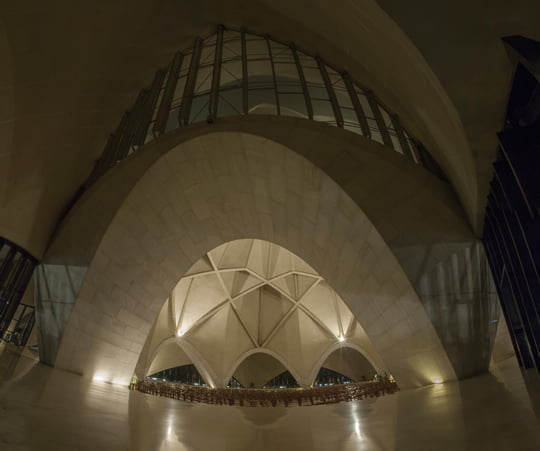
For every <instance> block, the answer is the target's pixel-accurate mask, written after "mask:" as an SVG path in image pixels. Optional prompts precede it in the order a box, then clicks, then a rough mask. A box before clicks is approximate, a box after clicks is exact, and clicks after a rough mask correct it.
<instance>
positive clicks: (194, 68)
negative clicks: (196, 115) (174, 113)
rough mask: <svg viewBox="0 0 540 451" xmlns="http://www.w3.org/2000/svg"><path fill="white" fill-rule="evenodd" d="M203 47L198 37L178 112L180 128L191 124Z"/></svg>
mask: <svg viewBox="0 0 540 451" xmlns="http://www.w3.org/2000/svg"><path fill="white" fill-rule="evenodd" d="M202 45H203V40H202V39H201V38H199V37H197V38H196V39H195V44H194V45H193V53H192V55H191V62H190V65H189V73H188V76H187V80H186V86H185V87H184V95H183V97H182V103H181V104H180V111H179V112H178V124H179V125H180V127H183V126H185V125H187V124H188V123H189V114H190V112H191V104H192V102H193V91H194V89H195V83H196V82H197V75H198V69H199V62H200V59H201V52H202Z"/></svg>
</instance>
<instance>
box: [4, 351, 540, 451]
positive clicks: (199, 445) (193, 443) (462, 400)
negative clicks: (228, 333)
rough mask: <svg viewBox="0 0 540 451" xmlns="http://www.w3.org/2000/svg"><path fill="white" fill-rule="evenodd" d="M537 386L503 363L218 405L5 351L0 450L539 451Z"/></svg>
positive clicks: (509, 363)
mask: <svg viewBox="0 0 540 451" xmlns="http://www.w3.org/2000/svg"><path fill="white" fill-rule="evenodd" d="M525 376H527V375H525ZM537 384H538V382H537V379H536V377H526V379H524V378H523V376H522V374H521V372H520V371H519V369H518V368H517V366H516V365H515V363H514V362H506V363H505V364H502V365H500V366H499V367H496V368H494V369H493V372H492V373H490V374H485V375H482V376H479V377H476V378H472V379H468V380H464V381H461V382H459V383H458V382H454V383H445V384H440V385H432V386H428V387H424V388H421V389H416V390H406V391H402V392H400V393H398V394H395V395H389V396H385V397H382V398H377V399H372V400H364V401H357V402H351V403H342V404H336V405H323V406H306V407H292V408H285V407H282V408H249V407H228V406H213V405H205V404H190V403H184V402H182V401H176V400H172V399H166V398H157V397H153V396H150V395H144V394H142V393H138V392H130V391H128V390H127V389H126V388H124V387H120V386H115V385H110V384H106V383H102V382H92V381H89V380H86V379H83V378H81V377H80V376H77V375H74V374H70V373H66V372H63V371H58V370H54V369H51V368H49V367H47V366H44V365H42V364H37V363H36V362H35V361H34V360H32V359H30V358H27V357H21V356H19V355H18V354H17V353H16V352H14V350H13V349H11V348H6V347H5V346H3V345H0V450H6V451H18V450H54V451H60V450H61V451H64V450H66V451H71V450H74V451H76V450H135V451H139V450H140V451H158V450H159V451H164V450H202V451H213V450H220V451H221V450H250V451H251V450H272V451H276V450H277V451H281V450H284V451H287V450H294V451H296V450H324V451H327V450H332V451H333V450H399V451H401V450H414V451H424V450H426V451H428V450H433V451H436V450H452V451H454V450H474V451H476V450H486V451H488V450H489V451H492V450H501V451H502V450H504V451H508V450H539V449H540V428H539V423H538V417H537V415H536V414H535V410H536V408H537V407H538V401H539V396H538V395H539V394H540V389H539V387H538V385H537ZM536 411H537V413H538V410H536Z"/></svg>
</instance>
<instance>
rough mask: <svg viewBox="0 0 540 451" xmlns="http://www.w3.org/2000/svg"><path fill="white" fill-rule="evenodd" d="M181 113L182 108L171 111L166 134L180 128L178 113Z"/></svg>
mask: <svg viewBox="0 0 540 451" xmlns="http://www.w3.org/2000/svg"><path fill="white" fill-rule="evenodd" d="M179 111H180V108H179V107H177V108H174V109H172V110H171V111H170V113H169V117H168V118H167V125H166V126H165V133H166V132H170V131H171V130H176V129H177V128H179V127H180V126H179V124H178V113H179Z"/></svg>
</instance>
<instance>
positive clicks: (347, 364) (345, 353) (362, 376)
mask: <svg viewBox="0 0 540 451" xmlns="http://www.w3.org/2000/svg"><path fill="white" fill-rule="evenodd" d="M324 370H327V371H326V372H325V371H324ZM378 372H379V370H377V369H376V368H375V367H374V366H373V365H372V364H371V362H370V361H369V360H368V359H367V358H366V357H365V356H364V354H363V353H362V352H360V351H359V350H358V349H354V348H353V347H351V346H350V345H346V346H341V347H339V348H338V349H335V350H334V351H332V352H331V353H330V354H329V355H328V356H326V358H325V360H324V362H322V363H321V365H320V369H319V371H318V373H317V375H316V376H315V379H314V381H313V384H314V385H323V384H335V383H341V382H340V381H343V380H344V378H346V379H348V380H349V381H351V382H363V381H368V380H371V379H373V377H374V375H375V374H376V373H378ZM332 373H335V374H337V375H338V376H343V377H335V375H334V374H332Z"/></svg>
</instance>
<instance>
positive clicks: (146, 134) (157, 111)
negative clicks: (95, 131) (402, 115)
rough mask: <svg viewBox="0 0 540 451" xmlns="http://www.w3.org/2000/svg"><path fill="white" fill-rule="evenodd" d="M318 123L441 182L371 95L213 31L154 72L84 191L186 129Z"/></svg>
mask: <svg viewBox="0 0 540 451" xmlns="http://www.w3.org/2000/svg"><path fill="white" fill-rule="evenodd" d="M255 114H265V115H278V116H293V117H300V118H305V119H310V120H314V121H318V122H324V123H326V124H330V125H333V126H336V127H340V128H343V129H346V130H349V131H351V132H353V133H357V134H359V135H362V136H365V137H366V138H369V139H371V140H373V141H376V142H378V143H380V144H383V145H384V146H386V147H389V148H391V149H393V150H395V151H396V152H398V153H400V154H402V155H404V156H405V157H406V158H408V159H410V160H412V161H413V162H414V163H417V164H420V165H422V166H424V167H426V168H427V169H428V170H430V171H432V172H434V173H436V174H437V175H439V176H441V177H442V172H441V171H440V169H439V168H438V166H437V164H436V163H435V161H434V160H433V158H432V157H431V156H430V155H429V153H428V152H427V151H426V150H425V148H424V147H423V146H422V145H421V144H420V143H419V142H418V141H417V140H415V139H413V138H412V137H411V136H410V135H409V134H408V133H407V132H406V131H405V130H404V129H403V127H402V125H401V122H400V120H399V117H398V116H397V115H396V114H394V113H392V112H391V111H390V110H389V109H388V108H386V107H384V106H383V105H382V104H381V102H379V101H378V100H377V98H376V97H375V95H374V94H373V92H372V91H371V90H369V89H366V88H364V87H362V86H361V85H360V84H359V83H357V82H356V81H354V80H353V79H352V78H351V77H350V76H349V75H348V74H347V73H346V72H343V71H341V72H340V71H338V70H337V69H335V68H333V67H332V66H330V65H329V64H327V63H325V62H324V61H323V60H322V59H321V58H320V57H318V56H312V55H309V54H308V53H307V52H304V51H300V50H298V49H297V48H296V47H295V46H294V44H291V43H288V44H284V43H281V42H278V41H276V40H274V39H271V38H270V37H268V36H260V35H257V34H253V33H247V32H246V31H245V30H234V29H228V28H225V27H223V26H218V29H217V33H216V34H214V35H212V36H210V37H207V38H205V39H201V38H196V39H195V42H194V45H193V47H192V48H191V49H188V50H186V51H182V52H178V53H177V54H176V55H175V57H174V59H173V60H172V62H171V63H170V65H169V67H168V68H167V69H166V70H159V71H158V72H157V73H156V75H155V77H154V80H153V82H152V84H151V85H150V87H149V88H147V89H143V90H142V91H141V92H140V93H139V95H138V97H137V100H136V102H135V105H134V106H133V108H132V109H131V110H129V111H128V112H126V113H125V114H124V116H123V117H122V120H121V121H120V124H119V126H118V128H117V129H116V131H115V132H114V133H113V134H112V135H111V136H110V137H109V140H108V142H107V144H106V146H105V149H104V151H103V154H102V155H101V157H100V158H99V160H98V161H97V162H96V165H95V167H94V170H93V172H92V174H91V175H90V177H89V179H88V181H87V184H91V183H92V182H93V181H94V180H96V179H97V178H98V177H100V176H101V175H102V174H104V173H105V172H106V171H107V170H108V169H109V168H111V167H112V166H114V165H116V164H117V163H119V162H120V161H122V160H124V159H125V158H126V157H127V156H129V155H130V154H132V153H133V152H136V151H137V150H138V149H139V148H140V147H142V146H143V145H144V144H145V143H148V142H150V141H152V140H154V139H155V138H157V137H159V136H161V135H163V134H164V133H167V132H169V131H171V130H174V129H178V128H180V127H185V126H187V125H189V124H194V123H197V122H204V121H207V122H209V123H212V122H213V121H215V120H216V119H218V118H221V117H228V116H242V115H255Z"/></svg>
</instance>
